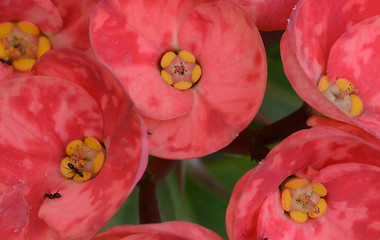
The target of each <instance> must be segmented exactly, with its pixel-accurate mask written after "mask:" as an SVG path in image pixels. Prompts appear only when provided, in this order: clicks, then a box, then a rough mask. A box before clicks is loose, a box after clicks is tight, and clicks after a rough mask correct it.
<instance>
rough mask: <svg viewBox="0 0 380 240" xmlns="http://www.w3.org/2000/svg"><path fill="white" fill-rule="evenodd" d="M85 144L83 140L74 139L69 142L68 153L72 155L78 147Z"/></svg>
mask: <svg viewBox="0 0 380 240" xmlns="http://www.w3.org/2000/svg"><path fill="white" fill-rule="evenodd" d="M82 145H83V142H82V141H81V140H74V141H71V142H69V144H67V146H66V154H67V155H69V156H71V155H73V153H75V152H76V151H77V148H78V147H81V146H82Z"/></svg>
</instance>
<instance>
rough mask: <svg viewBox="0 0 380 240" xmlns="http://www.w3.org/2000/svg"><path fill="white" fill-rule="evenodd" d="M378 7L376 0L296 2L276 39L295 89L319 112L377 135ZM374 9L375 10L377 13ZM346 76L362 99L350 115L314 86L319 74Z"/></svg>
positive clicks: (379, 123)
mask: <svg viewBox="0 0 380 240" xmlns="http://www.w3.org/2000/svg"><path fill="white" fill-rule="evenodd" d="M379 14H380V8H379V5H378V1H376V0H363V1H354V0H349V1H346V0H338V1H328V0H323V1H318V2H315V1H310V0H303V1H300V2H299V3H298V4H297V7H296V10H295V11H293V13H292V15H291V17H290V23H289V26H288V29H287V31H286V33H285V34H284V36H283V39H282V42H281V53H282V59H283V64H284V69H285V73H286V75H287V77H288V78H289V81H290V83H291V84H292V86H293V88H294V89H295V91H296V92H297V93H298V95H299V96H300V97H301V98H303V99H304V100H305V101H306V102H307V103H308V104H309V105H311V106H312V107H313V108H315V109H316V110H318V111H319V112H321V113H322V114H324V115H326V116H328V117H331V118H334V119H337V120H340V121H344V122H347V123H351V124H355V125H357V126H359V127H361V128H363V129H365V130H366V131H368V132H370V133H372V134H375V135H377V136H380V117H379V116H380V115H379V114H380V106H379V98H380V95H379V91H377V90H378V89H379V88H380V81H379V79H378V74H377V69H378V68H379V67H380V58H379V52H380V17H379V16H378V15H379ZM376 15H377V16H376ZM326 74H327V75H328V76H329V79H330V80H331V81H334V80H336V79H337V78H339V77H344V78H347V79H348V80H349V81H351V82H352V83H353V84H354V85H355V88H357V89H358V93H357V95H358V96H359V97H360V98H361V99H362V101H363V104H364V109H363V112H362V114H361V115H359V116H358V117H354V118H351V117H349V116H348V115H347V114H345V113H344V112H343V111H341V110H340V109H339V108H338V107H337V106H335V105H334V104H333V103H332V102H330V101H329V100H327V98H326V97H325V96H324V95H323V94H322V93H321V92H320V91H319V90H318V89H317V87H316V86H317V83H318V80H319V79H320V78H321V77H322V76H323V75H326Z"/></svg>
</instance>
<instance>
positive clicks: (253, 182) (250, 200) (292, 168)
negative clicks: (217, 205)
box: [226, 118, 380, 239]
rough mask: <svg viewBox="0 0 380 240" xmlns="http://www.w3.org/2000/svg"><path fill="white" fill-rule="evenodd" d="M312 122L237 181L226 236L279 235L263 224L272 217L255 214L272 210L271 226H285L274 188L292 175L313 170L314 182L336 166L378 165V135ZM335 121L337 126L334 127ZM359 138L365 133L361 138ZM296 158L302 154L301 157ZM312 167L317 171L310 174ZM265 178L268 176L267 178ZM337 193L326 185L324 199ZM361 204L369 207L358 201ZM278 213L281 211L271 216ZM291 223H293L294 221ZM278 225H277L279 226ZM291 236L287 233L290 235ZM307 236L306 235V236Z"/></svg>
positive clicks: (379, 148) (342, 126)
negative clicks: (320, 175)
mask: <svg viewBox="0 0 380 240" xmlns="http://www.w3.org/2000/svg"><path fill="white" fill-rule="evenodd" d="M310 122H311V123H314V124H317V125H316V126H314V127H313V128H311V129H308V130H302V131H299V132H297V133H295V134H293V135H291V136H290V137H288V138H287V139H286V140H284V141H283V142H281V143H280V144H279V145H278V146H277V147H276V148H274V149H273V150H272V151H271V153H270V154H269V155H268V156H267V158H266V159H265V160H264V162H263V163H262V164H260V165H259V166H258V167H256V168H255V169H254V170H253V171H252V173H251V174H250V175H249V176H247V175H245V176H244V177H243V178H242V180H239V182H238V184H237V188H238V190H237V191H234V193H233V194H234V195H235V194H236V195H235V196H233V197H232V199H233V202H232V208H231V210H228V211H227V215H226V222H227V224H228V223H230V224H233V225H232V226H229V227H227V230H228V231H229V233H228V234H229V236H230V239H246V238H247V237H268V238H269V239H271V236H272V238H274V239H277V238H279V234H281V231H276V230H275V229H271V228H270V227H268V228H266V227H263V224H264V222H267V221H272V220H268V219H269V215H268V216H266V215H263V216H266V217H265V219H264V218H263V219H262V220H260V221H259V218H260V217H262V216H261V214H263V213H262V212H263V211H267V214H269V213H270V214H271V219H272V218H273V223H268V224H269V225H270V224H276V225H277V224H280V225H281V224H283V223H279V221H280V220H281V221H285V220H286V219H285V220H284V219H283V218H284V215H283V211H281V209H280V205H279V204H280V203H279V194H278V186H279V185H280V184H281V182H282V181H283V180H284V179H285V178H286V177H288V176H290V175H292V174H297V175H299V176H300V177H308V176H310V174H314V175H313V177H314V178H315V179H316V181H317V180H318V178H317V177H318V175H316V174H315V171H324V170H323V169H324V168H329V166H333V165H335V164H351V163H355V164H365V165H372V166H374V167H376V169H377V168H379V167H380V162H379V161H378V159H377V156H378V155H379V153H380V140H379V139H377V138H375V137H374V136H372V135H369V134H367V133H366V132H364V131H363V130H361V129H359V128H356V127H354V126H352V125H348V124H343V123H339V122H334V121H332V120H324V119H321V120H319V118H314V119H313V118H312V121H310ZM339 125H340V127H338V128H336V127H335V126H339ZM351 130H353V131H352V132H353V134H351ZM360 136H364V138H361V137H360ZM300 156H302V157H301V158H300ZM308 166H309V167H308ZM310 168H312V169H315V170H314V171H311V172H308V170H309V169H310ZM376 171H378V170H376ZM268 176H271V177H270V178H268ZM355 179H356V178H355ZM336 191H337V190H336V189H335V188H334V187H332V189H331V190H330V189H329V188H328V192H329V193H328V194H329V197H328V198H330V196H332V195H334V196H341V195H340V194H341V192H336ZM335 192H336V193H335ZM335 194H336V195H335ZM375 197H376V195H375ZM377 198H378V197H377ZM359 199H364V197H360V196H359ZM359 199H358V200H359ZM266 201H269V202H268V204H270V206H271V207H270V209H267V210H265V209H264V210H263V207H264V208H265V206H263V207H262V204H267V203H265V202H266ZM328 201H329V200H328ZM363 203H364V202H363ZM360 206H362V207H366V206H368V205H363V204H361V205H359V207H360ZM229 208H230V207H229ZM276 214H277V215H278V214H280V215H279V216H274V215H276ZM356 219H357V220H358V219H360V218H356ZM372 219H373V218H372ZM376 219H378V218H376ZM286 221H287V220H286ZM265 224H267V223H265ZM284 224H285V223H284ZM328 224H331V223H330V222H326V223H325V225H328ZM293 225H297V224H294V223H293ZM265 226H266V225H265ZM277 226H278V227H279V225H277ZM271 227H273V226H271ZM284 228H286V226H284ZM231 229H233V230H231ZM292 229H294V228H292ZM270 234H273V235H270ZM302 236H303V235H296V239H297V237H300V239H302ZM293 237H294V236H290V238H293ZM308 237H310V236H309V235H308Z"/></svg>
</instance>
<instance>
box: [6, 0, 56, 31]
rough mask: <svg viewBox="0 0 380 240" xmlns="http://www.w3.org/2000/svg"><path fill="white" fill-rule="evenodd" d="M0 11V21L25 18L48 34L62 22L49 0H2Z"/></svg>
mask: <svg viewBox="0 0 380 240" xmlns="http://www.w3.org/2000/svg"><path fill="white" fill-rule="evenodd" d="M0 12H1V15H0V22H4V21H19V20H27V21H30V22H32V23H34V24H36V25H37V26H38V27H39V28H40V29H41V30H42V31H43V32H44V33H45V34H49V35H50V34H54V33H56V32H58V31H59V30H60V29H61V27H62V24H63V22H62V18H61V15H60V14H59V11H58V9H57V8H56V7H55V6H54V5H53V4H52V3H51V1H50V0H31V1H25V0H11V1H10V0H8V1H7V0H4V1H1V2H0Z"/></svg>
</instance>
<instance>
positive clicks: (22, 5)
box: [0, 0, 99, 81]
mask: <svg viewBox="0 0 380 240" xmlns="http://www.w3.org/2000/svg"><path fill="white" fill-rule="evenodd" d="M98 2H99V0H84V1H74V0H53V1H50V0H38V1H37V0H27V1H25V0H14V1H1V2H0V11H1V14H0V58H1V59H2V60H3V61H2V66H1V67H0V81H5V80H7V79H10V78H12V77H17V76H27V75H28V73H29V72H30V69H31V68H32V66H33V64H34V62H35V60H36V59H38V58H39V57H40V56H41V55H42V54H43V53H45V52H46V51H48V50H50V49H51V48H64V47H73V48H76V49H80V50H84V51H88V52H91V51H92V50H91V45H90V40H89V36H88V26H89V20H90V14H91V12H92V9H94V7H95V5H96V4H97V3H98Z"/></svg>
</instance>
